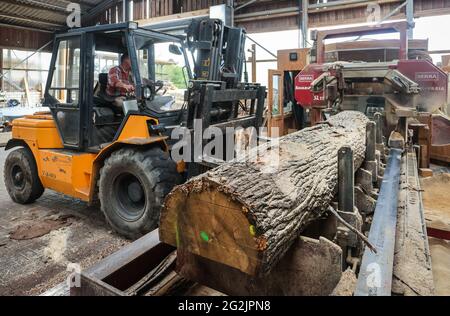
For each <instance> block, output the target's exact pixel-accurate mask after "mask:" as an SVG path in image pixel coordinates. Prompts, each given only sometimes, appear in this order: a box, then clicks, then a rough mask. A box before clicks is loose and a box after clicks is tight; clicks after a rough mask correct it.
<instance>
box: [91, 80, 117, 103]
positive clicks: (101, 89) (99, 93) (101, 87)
mask: <svg viewBox="0 0 450 316" xmlns="http://www.w3.org/2000/svg"><path fill="white" fill-rule="evenodd" d="M107 86H108V74H107V73H101V74H99V75H98V83H97V85H96V87H95V89H94V104H95V106H98V107H110V108H114V107H113V106H112V103H113V102H114V99H115V98H114V97H111V96H109V95H108V93H106V87H107Z"/></svg>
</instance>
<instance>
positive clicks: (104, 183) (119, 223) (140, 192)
mask: <svg viewBox="0 0 450 316" xmlns="http://www.w3.org/2000/svg"><path fill="white" fill-rule="evenodd" d="M180 180H181V176H180V175H179V174H178V172H177V167H176V164H175V162H174V161H172V160H171V159H170V157H169V154H168V153H165V152H164V151H162V150H161V149H160V148H151V149H148V150H145V151H143V150H139V149H136V148H123V149H120V150H118V151H117V152H115V153H113V154H112V155H111V157H109V158H108V159H107V160H106V161H105V165H104V166H103V168H102V169H101V171H100V181H99V198H100V204H101V209H102V211H103V213H104V215H105V217H106V220H107V221H108V223H109V224H110V225H111V227H112V228H113V229H114V230H115V231H116V232H118V233H119V234H121V235H123V236H125V237H127V238H131V239H136V238H139V237H140V236H142V235H144V234H146V233H148V232H150V231H151V230H153V229H155V228H156V227H157V226H158V221H159V214H160V212H161V207H162V204H163V202H164V198H165V197H166V195H167V194H169V192H170V191H171V190H172V189H173V187H174V186H175V185H177V184H179V183H180Z"/></svg>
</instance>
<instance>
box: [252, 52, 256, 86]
mask: <svg viewBox="0 0 450 316" xmlns="http://www.w3.org/2000/svg"><path fill="white" fill-rule="evenodd" d="M251 53H252V57H251V58H252V83H256V44H252V51H251Z"/></svg>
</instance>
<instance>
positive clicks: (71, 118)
mask: <svg viewBox="0 0 450 316" xmlns="http://www.w3.org/2000/svg"><path fill="white" fill-rule="evenodd" d="M185 51H186V50H185V47H184V44H183V41H182V39H181V38H179V37H176V36H172V35H168V34H163V33H159V32H154V31H150V30H144V29H140V28H138V27H137V24H136V23H133V22H128V23H121V24H115V25H102V26H94V27H87V28H80V29H74V30H71V31H69V32H67V33H64V34H58V35H56V37H55V42H54V48H53V57H52V61H51V67H50V71H49V77H48V80H47V85H46V89H45V97H44V106H48V107H49V108H50V111H51V113H52V116H53V118H54V120H55V122H56V126H57V128H58V131H59V134H60V136H61V140H62V143H63V145H64V147H65V148H67V149H75V150H80V151H83V150H91V151H92V150H93V151H99V150H100V149H101V145H102V144H105V143H110V142H112V141H114V140H115V139H116V138H117V137H118V135H119V133H120V130H121V126H123V122H124V121H126V119H127V116H128V115H129V114H130V113H134V114H136V112H139V113H143V114H146V115H149V116H151V117H154V118H155V121H157V122H158V123H159V124H162V125H170V124H173V125H177V124H179V120H180V116H181V114H180V109H181V107H182V105H183V103H184V91H185V89H187V82H188V81H189V80H190V78H191V77H192V73H191V68H190V66H189V61H188V59H187V56H186V53H185ZM124 53H128V56H129V57H130V60H131V68H132V69H131V78H130V79H129V81H130V82H132V83H133V84H134V86H135V92H134V94H133V95H127V96H126V99H127V101H129V102H131V104H133V105H134V106H132V108H134V109H133V111H131V112H127V111H124V109H117V108H116V107H114V106H113V102H114V99H115V97H116V96H111V95H109V94H108V93H107V85H108V73H109V70H110V69H111V68H113V67H115V66H118V65H119V64H120V56H121V55H122V54H124Z"/></svg>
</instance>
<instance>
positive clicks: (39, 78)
mask: <svg viewBox="0 0 450 316" xmlns="http://www.w3.org/2000/svg"><path fill="white" fill-rule="evenodd" d="M51 57H52V54H51V53H45V52H38V53H36V52H28V51H21V50H13V49H3V65H2V67H1V68H2V70H3V76H4V77H3V80H1V82H2V83H3V87H0V90H3V91H5V92H19V93H22V95H24V93H25V80H27V83H28V89H29V91H30V92H31V94H32V95H33V96H35V97H34V99H35V102H33V104H30V105H34V104H35V103H38V102H39V99H40V98H41V97H42V95H41V93H43V91H42V90H43V87H44V86H45V82H46V81H47V74H48V69H49V67H50V60H51Z"/></svg>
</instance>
